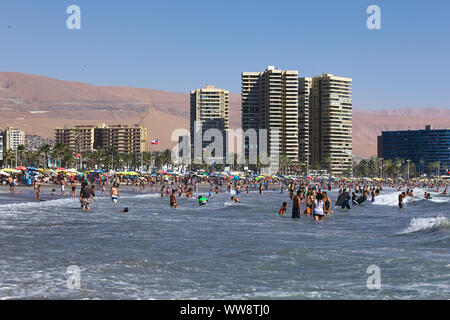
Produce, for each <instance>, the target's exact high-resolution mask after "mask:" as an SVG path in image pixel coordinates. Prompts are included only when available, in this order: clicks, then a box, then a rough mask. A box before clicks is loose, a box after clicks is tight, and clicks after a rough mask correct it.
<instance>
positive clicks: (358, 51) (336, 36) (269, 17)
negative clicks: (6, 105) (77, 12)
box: [0, 0, 450, 109]
mask: <svg viewBox="0 0 450 320" xmlns="http://www.w3.org/2000/svg"><path fill="white" fill-rule="evenodd" d="M72 4H76V5H78V6H80V8H81V30H68V29H67V27H66V20H67V18H68V17H69V14H67V13H66V9H67V7H68V6H69V5H72ZM372 4H376V5H378V6H380V8H381V27H382V29H381V30H369V29H368V28H367V27H366V20H367V18H368V17H369V15H368V14H367V13H366V9H367V7H368V6H369V5H372ZM449 16H450V1H449V0H428V1H422V0H419V1H409V0H408V1H406V0H389V1H380V0H371V1H365V0H315V1H310V0H309V1H303V0H292V1H288V0H278V1H275V0H273V1H264V0H227V1H214V0H210V1H204V0H191V1H189V0H176V1H166V0H164V1H161V0H159V1H153V0H128V1H112V0H109V1H106V0H77V1H75V0H73V1H66V0H46V1H36V0H20V1H18V0H14V1H1V3H0V39H1V42H0V43H1V44H0V71H14V72H23V73H31V74H38V75H44V76H48V77H53V78H58V79H62V80H72V81H82V82H88V83H92V84H96V85H120V86H132V87H140V88H151V89H160V90H167V91H178V92H188V91H189V90H191V89H194V88H198V87H203V86H204V85H206V84H211V85H215V86H216V87H220V88H225V89H228V90H230V91H231V92H232V93H240V74H241V72H243V71H263V70H264V69H265V68H266V67H267V66H268V65H274V66H276V67H277V68H279V69H288V70H299V72H300V75H301V76H316V75H320V74H321V73H322V72H326V73H333V74H335V75H339V76H346V77H351V78H353V90H354V94H353V99H354V101H353V102H354V107H356V108H366V109H390V108H401V107H437V108H445V109H450V18H449Z"/></svg>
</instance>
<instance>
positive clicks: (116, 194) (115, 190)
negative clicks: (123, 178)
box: [109, 184, 120, 203]
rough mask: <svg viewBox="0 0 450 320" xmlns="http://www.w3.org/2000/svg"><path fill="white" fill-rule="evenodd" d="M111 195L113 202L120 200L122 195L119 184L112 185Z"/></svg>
mask: <svg viewBox="0 0 450 320" xmlns="http://www.w3.org/2000/svg"><path fill="white" fill-rule="evenodd" d="M109 195H110V197H111V200H112V202H114V203H117V201H118V200H119V197H120V195H119V188H118V187H117V184H114V185H113V186H112V187H111V191H110V193H109Z"/></svg>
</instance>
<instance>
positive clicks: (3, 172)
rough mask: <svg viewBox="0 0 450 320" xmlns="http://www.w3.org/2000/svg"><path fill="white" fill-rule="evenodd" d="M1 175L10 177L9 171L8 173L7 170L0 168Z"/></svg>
mask: <svg viewBox="0 0 450 320" xmlns="http://www.w3.org/2000/svg"><path fill="white" fill-rule="evenodd" d="M0 176H7V177H9V173H7V172H5V171H3V170H0Z"/></svg>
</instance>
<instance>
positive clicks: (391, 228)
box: [0, 188, 450, 299]
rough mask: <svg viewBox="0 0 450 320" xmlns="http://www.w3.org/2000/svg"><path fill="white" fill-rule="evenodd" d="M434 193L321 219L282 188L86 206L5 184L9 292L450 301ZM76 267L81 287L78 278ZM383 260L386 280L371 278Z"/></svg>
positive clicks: (0, 266)
mask: <svg viewBox="0 0 450 320" xmlns="http://www.w3.org/2000/svg"><path fill="white" fill-rule="evenodd" d="M423 191H424V190H416V194H417V195H418V196H415V197H413V198H407V199H406V204H405V208H404V209H403V210H400V209H399V208H398V207H397V195H398V192H396V191H394V190H392V189H389V188H387V189H385V190H383V191H382V193H381V195H380V196H378V197H377V198H376V199H375V202H374V203H371V202H370V199H369V200H368V201H366V202H365V203H364V204H363V205H362V206H358V207H353V208H352V209H350V210H342V209H340V208H336V209H335V213H334V214H332V215H331V216H329V217H327V219H326V220H324V221H318V222H314V221H313V220H312V219H311V218H306V217H304V216H302V218H301V219H299V220H292V219H291V218H290V217H289V216H290V212H291V202H290V201H289V199H288V194H287V192H285V193H284V194H280V193H279V191H267V192H265V193H264V195H263V196H260V195H259V194H257V193H254V192H251V193H249V194H248V195H240V196H239V197H240V199H241V201H242V203H241V204H234V203H232V202H231V201H230V195H229V194H227V193H221V194H219V195H214V196H213V197H211V198H210V201H209V204H208V206H207V207H199V206H198V202H197V200H196V199H195V198H194V199H184V198H182V199H180V200H179V204H180V208H179V209H177V210H172V209H169V207H168V198H164V199H161V198H160V196H159V195H158V194H150V193H146V194H138V193H132V192H128V193H127V192H122V197H121V199H120V201H119V203H118V204H117V205H114V204H113V203H112V202H111V201H110V200H109V198H106V197H104V198H102V197H99V198H98V199H97V202H96V203H94V204H93V205H92V210H91V211H90V212H86V213H85V212H82V211H81V210H80V209H79V202H78V201H77V200H76V199H71V198H68V197H67V198H63V199H56V200H50V199H49V197H45V196H44V199H46V198H47V200H48V201H46V202H42V203H35V202H24V201H22V200H26V199H28V198H26V195H22V196H18V198H17V199H18V200H16V203H13V204H7V203H6V201H7V200H8V197H9V196H8V195H6V194H2V195H1V196H0V298H2V299H450V223H449V216H450V197H449V196H446V197H444V196H440V195H437V194H435V193H433V192H431V194H432V196H433V199H432V200H424V199H423ZM21 197H22V198H23V199H22V198H21ZM331 197H332V199H333V200H336V192H335V191H333V192H331ZM21 199H22V200H21ZM283 201H288V202H289V208H288V212H289V213H288V215H287V216H286V217H279V216H278V210H279V208H280V206H281V204H282V202H283ZM124 207H129V209H130V212H128V213H120V210H121V209H123V208H124ZM73 265H75V266H78V267H79V269H80V288H79V289H77V288H75V289H69V287H68V286H67V280H68V278H69V277H70V276H71V274H70V273H68V272H67V271H68V269H67V268H68V267H69V266H73ZM372 265H375V266H378V267H379V270H380V274H379V275H380V288H379V289H369V288H368V287H367V279H368V277H369V276H371V274H372V273H367V269H368V268H369V266H372Z"/></svg>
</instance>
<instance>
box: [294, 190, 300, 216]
mask: <svg viewBox="0 0 450 320" xmlns="http://www.w3.org/2000/svg"><path fill="white" fill-rule="evenodd" d="M300 195H301V191H298V192H297V195H296V196H295V197H294V198H293V200H292V219H298V218H300V201H301V200H300Z"/></svg>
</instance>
